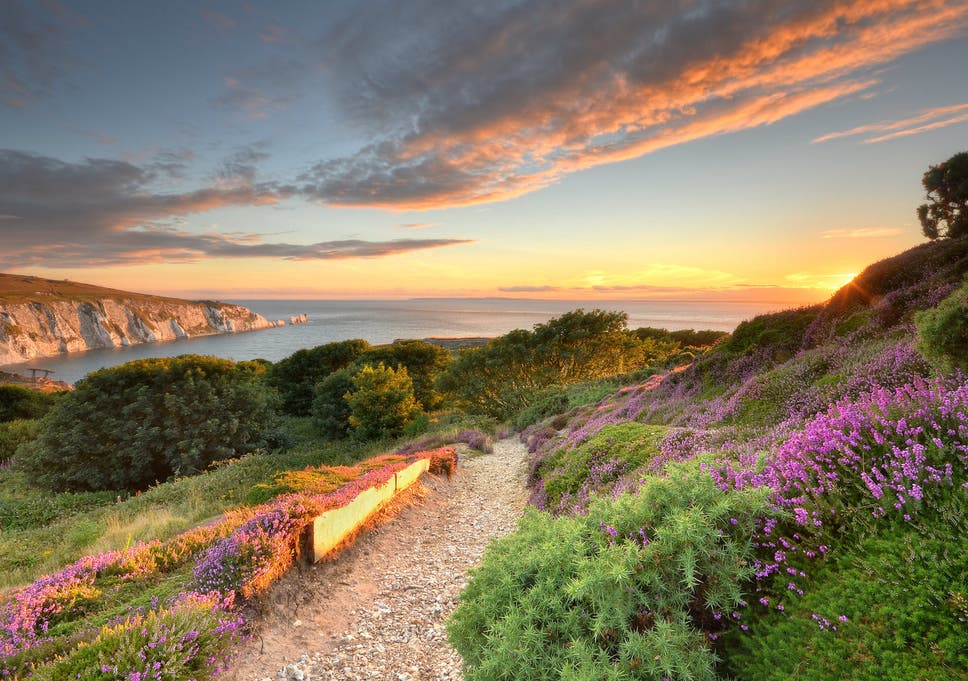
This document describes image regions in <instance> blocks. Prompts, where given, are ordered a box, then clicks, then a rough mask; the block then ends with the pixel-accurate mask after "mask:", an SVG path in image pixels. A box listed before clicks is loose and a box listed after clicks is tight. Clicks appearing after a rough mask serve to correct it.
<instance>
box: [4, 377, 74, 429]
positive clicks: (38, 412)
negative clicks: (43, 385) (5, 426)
mask: <svg viewBox="0 0 968 681" xmlns="http://www.w3.org/2000/svg"><path fill="white" fill-rule="evenodd" d="M59 395H60V393H42V392H40V391H39V390H31V389H30V388H25V387H23V386H20V385H0V422H5V421H14V420H17V419H39V418H40V417H42V416H43V415H44V414H46V413H47V412H48V411H50V410H51V408H52V407H53V406H54V404H55V403H56V402H57V398H58V396H59Z"/></svg>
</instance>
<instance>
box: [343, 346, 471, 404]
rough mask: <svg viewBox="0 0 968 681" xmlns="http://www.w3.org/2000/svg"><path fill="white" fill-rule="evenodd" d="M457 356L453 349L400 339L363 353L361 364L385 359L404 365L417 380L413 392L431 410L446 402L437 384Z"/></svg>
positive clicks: (358, 363)
mask: <svg viewBox="0 0 968 681" xmlns="http://www.w3.org/2000/svg"><path fill="white" fill-rule="evenodd" d="M452 359H453V355H451V353H450V351H449V350H445V349H444V348H442V347H440V346H437V345H431V344H430V343H426V342H424V341H419V340H398V341H394V342H393V343H391V344H389V345H377V346H374V347H372V348H369V349H368V350H367V351H366V352H364V353H363V354H361V355H360V358H359V360H357V363H356V364H357V366H363V365H365V364H368V365H370V366H376V365H377V364H380V363H381V362H382V363H383V364H384V365H385V366H387V367H392V368H399V367H404V368H406V370H407V373H408V374H409V375H410V380H412V381H413V394H414V395H415V396H416V398H417V401H418V402H420V406H421V407H423V408H424V409H425V410H427V411H433V410H434V409H438V408H439V407H440V405H441V403H442V401H443V398H442V397H441V395H440V393H439V392H438V391H437V389H436V387H435V383H436V381H437V375H438V374H440V372H441V371H443V370H444V369H445V368H446V367H447V365H448V364H450V362H451V360H452Z"/></svg>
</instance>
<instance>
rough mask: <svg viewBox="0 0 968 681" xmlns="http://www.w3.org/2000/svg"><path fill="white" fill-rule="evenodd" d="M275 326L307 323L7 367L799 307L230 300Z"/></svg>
mask: <svg viewBox="0 0 968 681" xmlns="http://www.w3.org/2000/svg"><path fill="white" fill-rule="evenodd" d="M225 302H231V303H236V304H239V305H244V306H245V307H247V308H249V309H250V310H252V311H253V312H257V313H259V314H261V315H262V316H263V317H265V318H266V319H269V320H278V319H285V320H287V321H288V320H289V318H290V317H291V316H293V315H300V314H305V315H306V317H307V322H306V323H305V324H296V325H289V324H288V323H287V325H286V326H284V327H279V328H273V329H264V330H260V331H249V332H246V333H237V334H219V335H213V336H203V337H200V338H188V339H180V340H174V341H169V342H165V343H146V344H142V345H135V346H130V347H122V348H110V349H98V350H88V351H86V352H75V353H69V354H67V353H65V354H62V355H57V356H55V357H43V358H37V359H34V360H31V361H29V362H24V363H21V364H10V365H6V366H0V369H2V370H4V371H13V372H17V373H22V374H29V371H28V368H30V367H38V368H42V369H49V370H51V371H53V374H52V375H51V378H54V379H58V380H61V381H67V382H68V383H74V382H76V381H77V380H78V379H80V378H82V377H84V376H85V375H86V374H87V373H89V372H91V371H95V370H97V369H101V368H105V367H111V366H116V365H118V364H124V363H125V362H130V361H132V360H135V359H144V358H147V357H172V356H175V355H182V354H189V353H192V354H199V355H215V356H217V357H224V358H226V359H232V360H235V361H242V360H248V359H256V358H262V359H267V360H269V361H273V362H275V361H278V360H280V359H283V358H285V357H288V356H289V355H291V354H292V353H294V352H296V351H297V350H299V349H302V348H311V347H314V346H317V345H322V344H324V343H329V342H332V341H339V340H346V339H349V338H362V339H364V340H366V341H368V342H370V343H373V344H379V343H390V342H393V341H394V340H397V339H403V338H431V337H444V338H460V337H494V336H500V335H502V334H505V333H507V332H508V331H511V330H513V329H531V328H532V327H534V325H535V324H540V323H543V322H547V321H548V320H549V319H551V318H553V317H557V316H559V315H561V314H563V313H565V312H568V311H569V310H574V309H576V308H583V309H585V310H590V309H603V310H619V311H624V312H626V313H627V314H628V326H629V328H632V329H635V328H639V327H643V326H653V327H659V328H665V329H669V330H678V329H716V330H720V331H732V330H733V329H734V328H736V326H737V325H738V324H739V323H740V322H742V321H743V320H745V319H749V318H750V317H753V316H755V315H758V314H762V313H764V312H770V311H775V310H780V309H785V308H788V307H792V304H783V303H776V302H773V303H767V302H763V303H752V302H719V301H717V302H700V301H690V302H657V301H648V302H644V301H643V302H635V301H624V300H623V301H593V302H590V301H567V300H521V299H503V298H487V299H478V298H475V299H436V298H435V299H414V300H230V301H225Z"/></svg>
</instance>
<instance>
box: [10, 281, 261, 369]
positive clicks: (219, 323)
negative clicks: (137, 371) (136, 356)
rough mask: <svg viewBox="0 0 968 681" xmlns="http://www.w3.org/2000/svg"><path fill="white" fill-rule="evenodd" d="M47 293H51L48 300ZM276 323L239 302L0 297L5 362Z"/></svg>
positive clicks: (170, 299)
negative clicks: (10, 300) (6, 300)
mask: <svg viewBox="0 0 968 681" xmlns="http://www.w3.org/2000/svg"><path fill="white" fill-rule="evenodd" d="M45 298H49V299H48V300H45ZM273 326H276V323H274V322H270V321H267V320H266V319H265V318H264V317H262V316H261V315H258V314H255V313H254V312H251V311H250V310H248V309H247V308H244V307H241V306H239V305H228V304H225V303H212V302H192V301H187V300H186V301H181V300H177V299H173V298H152V297H149V296H139V295H134V296H131V297H130V298H126V297H123V296H121V297H105V298H93V299H92V298H86V299H83V300H70V299H66V300H65V299H63V298H61V297H59V296H56V297H55V296H49V297H48V296H44V295H39V296H37V297H36V298H33V299H31V300H20V301H17V302H4V301H3V300H2V299H0V364H13V363H16V362H24V361H27V360H30V359H33V358H34V357H47V356H50V355H56V354H59V353H62V352H77V351H80V350H91V349H94V348H113V347H119V346H127V345H134V344H137V343H154V342H157V341H166V340H174V339H176V338H189V337H193V336H204V335H209V334H214V333H235V332H239V331H254V330H256V329H267V328H270V327H273Z"/></svg>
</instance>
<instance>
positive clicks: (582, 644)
mask: <svg viewBox="0 0 968 681" xmlns="http://www.w3.org/2000/svg"><path fill="white" fill-rule="evenodd" d="M770 513H771V511H770V507H769V504H768V502H767V500H766V498H765V496H764V493H763V492H762V491H758V490H753V489H748V490H743V491H741V492H735V491H730V492H727V491H724V490H722V489H720V488H718V487H717V486H716V485H715V484H714V483H713V481H712V479H711V478H710V477H709V476H708V475H706V474H705V473H703V472H702V471H701V470H700V467H699V465H698V464H695V463H693V464H689V465H686V466H680V465H671V466H670V469H669V475H668V477H654V478H650V479H649V480H648V481H647V484H644V485H643V486H642V487H641V489H640V490H639V492H638V493H636V494H624V495H621V496H619V497H618V498H616V499H614V500H613V499H599V500H598V501H596V502H595V503H594V504H593V505H592V507H591V509H590V510H589V512H588V514H587V515H582V516H575V517H560V518H551V517H549V516H548V515H546V514H544V513H540V512H538V511H533V510H531V511H529V512H528V513H527V514H526V515H525V517H524V519H523V520H522V521H521V523H520V525H519V527H518V530H517V532H515V533H514V534H512V535H510V536H508V537H505V538H502V539H499V540H498V541H496V542H493V543H492V544H490V545H489V546H488V548H487V550H486V552H485V555H484V560H483V563H482V564H481V566H480V567H479V568H477V569H476V570H475V571H474V572H473V576H472V579H471V581H470V583H469V584H468V586H467V588H466V589H465V590H464V592H463V594H461V597H460V605H459V607H458V608H457V610H456V611H455V612H454V614H453V615H452V617H451V619H450V621H449V623H448V631H449V634H450V640H451V643H452V644H453V645H454V647H455V648H456V649H457V650H458V652H459V653H460V654H461V656H462V657H463V660H464V666H465V670H464V671H465V678H467V679H468V681H484V680H485V679H487V680H491V679H512V678H513V679H516V680H517V681H530V680H532V679H534V680H537V679H575V680H578V679H581V680H583V681H585V680H587V681H591V680H592V679H595V680H598V679H609V680H611V681H622V680H625V679H656V680H659V679H665V678H668V679H670V680H672V681H686V680H695V679H713V678H715V671H714V665H715V662H716V656H715V655H714V653H713V651H712V650H711V648H710V645H709V642H708V637H707V634H708V633H711V632H713V631H716V630H718V629H719V628H720V627H721V624H722V619H723V615H722V613H724V612H726V613H728V612H730V611H731V610H732V609H733V608H734V607H736V605H737V604H738V603H739V602H740V600H741V599H742V589H743V585H744V583H745V582H746V581H747V580H748V579H749V578H750V577H751V576H752V568H751V567H750V563H751V559H752V557H753V546H752V542H751V539H750V538H751V536H752V534H753V531H754V526H755V518H757V517H760V518H762V517H764V516H768V515H770Z"/></svg>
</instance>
